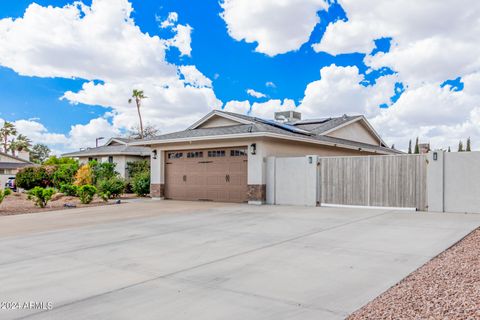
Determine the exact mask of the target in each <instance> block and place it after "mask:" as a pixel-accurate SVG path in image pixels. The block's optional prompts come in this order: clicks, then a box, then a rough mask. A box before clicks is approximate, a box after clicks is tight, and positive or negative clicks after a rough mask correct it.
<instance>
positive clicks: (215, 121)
mask: <svg viewBox="0 0 480 320" xmlns="http://www.w3.org/2000/svg"><path fill="white" fill-rule="evenodd" d="M233 125H238V122H236V121H233V120H230V119H226V118H223V117H218V116H216V117H212V118H211V119H209V120H208V121H206V122H205V123H203V124H202V125H201V126H200V127H199V128H215V127H226V126H233Z"/></svg>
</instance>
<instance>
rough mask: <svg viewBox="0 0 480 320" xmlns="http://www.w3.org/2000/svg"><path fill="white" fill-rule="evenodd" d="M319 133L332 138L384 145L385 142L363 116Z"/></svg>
mask: <svg viewBox="0 0 480 320" xmlns="http://www.w3.org/2000/svg"><path fill="white" fill-rule="evenodd" d="M321 134H322V135H325V136H329V137H334V138H340V139H345V140H351V141H356V142H362V143H368V144H372V145H380V146H386V143H385V142H384V141H383V140H382V138H381V137H380V135H379V134H378V133H377V132H376V131H375V129H373V127H372V126H371V125H370V123H369V122H368V121H367V119H365V117H364V116H358V117H355V118H353V119H352V120H350V121H346V122H343V123H341V124H339V125H337V126H335V127H333V128H331V129H329V130H326V131H324V132H322V133H321Z"/></svg>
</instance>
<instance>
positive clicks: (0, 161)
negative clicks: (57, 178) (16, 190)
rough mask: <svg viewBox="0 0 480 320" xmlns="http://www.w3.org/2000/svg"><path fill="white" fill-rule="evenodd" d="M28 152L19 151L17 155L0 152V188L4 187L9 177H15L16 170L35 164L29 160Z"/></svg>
mask: <svg viewBox="0 0 480 320" xmlns="http://www.w3.org/2000/svg"><path fill="white" fill-rule="evenodd" d="M29 158H30V154H29V153H28V152H21V153H19V154H18V155H17V156H12V155H10V154H7V153H4V152H0V188H1V189H3V188H4V187H5V183H6V182H7V180H8V179H9V178H11V177H15V176H16V174H17V172H18V170H20V169H22V168H24V167H29V166H33V165H35V164H34V163H32V162H30V161H29Z"/></svg>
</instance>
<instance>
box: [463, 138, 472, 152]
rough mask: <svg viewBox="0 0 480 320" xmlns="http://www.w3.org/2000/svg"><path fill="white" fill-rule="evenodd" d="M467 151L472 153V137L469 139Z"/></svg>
mask: <svg viewBox="0 0 480 320" xmlns="http://www.w3.org/2000/svg"><path fill="white" fill-rule="evenodd" d="M465 151H468V152H470V151H472V146H471V141H470V137H468V139H467V148H466V149H465Z"/></svg>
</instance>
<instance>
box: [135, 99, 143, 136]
mask: <svg viewBox="0 0 480 320" xmlns="http://www.w3.org/2000/svg"><path fill="white" fill-rule="evenodd" d="M136 103H137V112H138V119H139V120H140V139H143V121H142V114H141V112H140V101H139V100H138V99H136Z"/></svg>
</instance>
